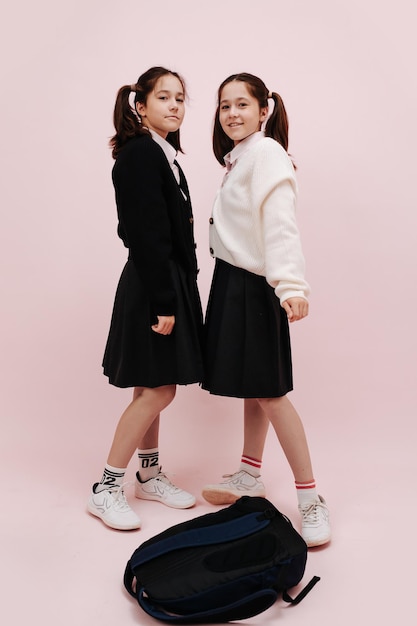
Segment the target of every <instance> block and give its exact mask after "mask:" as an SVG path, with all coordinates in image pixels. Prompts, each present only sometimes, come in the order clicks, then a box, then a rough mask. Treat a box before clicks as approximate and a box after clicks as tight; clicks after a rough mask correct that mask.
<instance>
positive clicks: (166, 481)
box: [155, 472, 181, 493]
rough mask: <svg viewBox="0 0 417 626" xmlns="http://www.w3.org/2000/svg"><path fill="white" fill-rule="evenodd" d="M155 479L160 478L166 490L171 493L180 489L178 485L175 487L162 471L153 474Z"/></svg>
mask: <svg viewBox="0 0 417 626" xmlns="http://www.w3.org/2000/svg"><path fill="white" fill-rule="evenodd" d="M155 480H160V481H161V483H164V485H166V487H167V489H168V491H169V492H171V493H176V492H179V491H181V489H180V488H179V487H176V486H175V485H173V484H172V482H171V481H170V480H169V478H168V476H167V475H166V474H165V473H164V472H159V474H158V475H157V476H155Z"/></svg>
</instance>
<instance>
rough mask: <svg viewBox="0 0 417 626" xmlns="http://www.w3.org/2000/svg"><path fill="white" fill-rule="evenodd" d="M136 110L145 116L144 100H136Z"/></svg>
mask: <svg viewBox="0 0 417 626" xmlns="http://www.w3.org/2000/svg"><path fill="white" fill-rule="evenodd" d="M136 111H137V113H138V115H140V116H141V117H145V105H144V104H143V103H142V102H136Z"/></svg>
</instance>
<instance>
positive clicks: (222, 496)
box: [201, 489, 266, 504]
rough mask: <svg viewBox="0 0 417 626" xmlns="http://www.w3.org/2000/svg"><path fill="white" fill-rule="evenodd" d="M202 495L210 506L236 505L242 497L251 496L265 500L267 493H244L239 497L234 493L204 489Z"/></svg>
mask: <svg viewBox="0 0 417 626" xmlns="http://www.w3.org/2000/svg"><path fill="white" fill-rule="evenodd" d="M201 495H202V496H203V498H204V499H205V500H207V502H210V504H234V503H235V502H236V500H239V498H241V497H242V496H251V497H258V498H265V495H266V494H265V491H258V492H257V493H246V492H245V491H242V493H239V495H237V494H236V493H233V492H232V491H224V490H222V489H203V491H202V492H201Z"/></svg>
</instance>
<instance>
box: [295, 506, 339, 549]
mask: <svg viewBox="0 0 417 626" xmlns="http://www.w3.org/2000/svg"><path fill="white" fill-rule="evenodd" d="M318 498H319V499H318V500H313V501H312V502H307V503H306V504H303V505H302V506H301V505H300V506H299V507H298V509H299V511H300V513H301V536H302V538H303V539H304V541H305V542H306V544H307V546H308V547H309V548H314V547H315V546H322V545H323V544H325V543H327V542H328V541H330V537H331V532H330V522H329V509H328V508H327V504H326V502H325V500H324V498H322V497H321V496H318Z"/></svg>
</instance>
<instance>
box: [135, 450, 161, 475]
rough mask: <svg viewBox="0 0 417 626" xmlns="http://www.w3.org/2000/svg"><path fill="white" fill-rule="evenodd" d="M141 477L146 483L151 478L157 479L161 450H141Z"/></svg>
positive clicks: (139, 456)
mask: <svg viewBox="0 0 417 626" xmlns="http://www.w3.org/2000/svg"><path fill="white" fill-rule="evenodd" d="M138 459H139V476H140V480H141V482H143V483H144V482H145V481H147V480H149V479H150V478H155V476H157V475H158V474H159V449H158V448H148V449H147V450H139V448H138Z"/></svg>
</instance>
